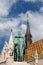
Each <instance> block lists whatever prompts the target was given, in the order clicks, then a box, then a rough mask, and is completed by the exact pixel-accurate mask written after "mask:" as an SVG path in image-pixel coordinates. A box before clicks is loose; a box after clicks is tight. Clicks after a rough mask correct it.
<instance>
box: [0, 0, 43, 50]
mask: <svg viewBox="0 0 43 65" xmlns="http://www.w3.org/2000/svg"><path fill="white" fill-rule="evenodd" d="M27 14H28V15H29V23H30V30H31V34H32V36H33V38H32V40H33V42H34V41H37V40H39V39H43V0H0V51H1V50H2V48H3V45H4V43H5V41H8V40H9V36H10V30H11V28H12V29H13V37H14V36H15V35H16V33H17V31H19V30H21V32H22V33H23V35H24V34H25V31H26V21H27Z"/></svg>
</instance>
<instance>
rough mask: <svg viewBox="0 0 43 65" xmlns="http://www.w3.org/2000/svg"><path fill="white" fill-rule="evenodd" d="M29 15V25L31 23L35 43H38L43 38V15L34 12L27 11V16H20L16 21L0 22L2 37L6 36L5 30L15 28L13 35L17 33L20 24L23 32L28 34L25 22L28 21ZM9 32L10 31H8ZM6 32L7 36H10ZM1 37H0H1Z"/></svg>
mask: <svg viewBox="0 0 43 65" xmlns="http://www.w3.org/2000/svg"><path fill="white" fill-rule="evenodd" d="M27 14H28V15H29V23H30V29H31V34H32V36H33V38H32V39H33V41H37V40H39V39H41V38H43V15H42V14H41V13H38V12H32V11H27V12H26V13H25V14H24V13H22V14H19V15H18V16H20V17H18V18H14V19H12V20H11V19H8V20H6V19H5V21H4V22H3V20H2V21H1V22H0V30H1V32H3V31H4V32H3V33H2V34H1V33H0V34H1V35H5V32H6V31H5V29H11V28H13V34H14V33H16V32H17V31H18V30H19V28H18V27H17V26H18V25H19V23H20V22H21V23H22V24H21V26H20V28H21V29H22V30H21V31H22V32H23V33H24V34H25V32H26V24H24V22H25V21H27ZM8 32H9V31H8ZM8 32H6V35H7V34H8ZM1 35H0V36H1Z"/></svg>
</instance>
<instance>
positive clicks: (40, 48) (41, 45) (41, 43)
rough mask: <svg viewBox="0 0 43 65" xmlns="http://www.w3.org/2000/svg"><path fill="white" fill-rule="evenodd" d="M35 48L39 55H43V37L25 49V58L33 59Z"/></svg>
mask: <svg viewBox="0 0 43 65" xmlns="http://www.w3.org/2000/svg"><path fill="white" fill-rule="evenodd" d="M35 50H37V52H38V56H43V39H41V40H38V41H37V42H34V43H32V44H31V45H30V47H28V49H26V50H25V56H24V60H32V59H33V57H32V55H34V54H35Z"/></svg>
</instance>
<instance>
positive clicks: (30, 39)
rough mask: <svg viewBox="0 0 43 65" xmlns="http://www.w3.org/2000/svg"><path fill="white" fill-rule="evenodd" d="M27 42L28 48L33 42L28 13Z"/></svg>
mask: <svg viewBox="0 0 43 65" xmlns="http://www.w3.org/2000/svg"><path fill="white" fill-rule="evenodd" d="M25 43H26V48H28V47H29V46H30V44H31V43H32V35H31V33H30V26H29V21H28V14H27V28H26V34H25Z"/></svg>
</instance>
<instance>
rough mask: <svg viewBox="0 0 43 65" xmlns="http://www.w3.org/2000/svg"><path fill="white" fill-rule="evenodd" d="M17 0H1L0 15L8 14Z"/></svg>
mask: <svg viewBox="0 0 43 65" xmlns="http://www.w3.org/2000/svg"><path fill="white" fill-rule="evenodd" d="M16 1H17V0H0V16H6V15H8V13H9V8H10V7H11V5H12V4H13V3H15V2H16Z"/></svg>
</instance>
